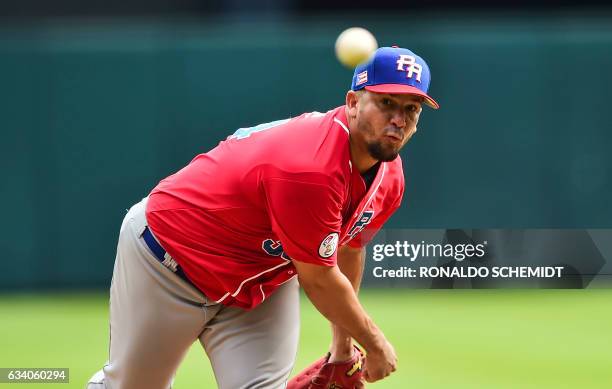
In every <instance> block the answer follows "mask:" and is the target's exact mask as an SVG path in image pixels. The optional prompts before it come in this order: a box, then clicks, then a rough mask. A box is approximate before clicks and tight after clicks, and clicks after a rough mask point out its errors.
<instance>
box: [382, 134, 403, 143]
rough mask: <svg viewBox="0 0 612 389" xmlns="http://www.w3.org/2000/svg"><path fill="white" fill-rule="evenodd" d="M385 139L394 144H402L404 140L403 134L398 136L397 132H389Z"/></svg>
mask: <svg viewBox="0 0 612 389" xmlns="http://www.w3.org/2000/svg"><path fill="white" fill-rule="evenodd" d="M385 138H387V139H388V140H390V141H392V142H394V143H396V142H397V143H401V142H402V140H403V139H404V137H403V136H402V135H401V134H398V133H397V132H387V133H386V134H385Z"/></svg>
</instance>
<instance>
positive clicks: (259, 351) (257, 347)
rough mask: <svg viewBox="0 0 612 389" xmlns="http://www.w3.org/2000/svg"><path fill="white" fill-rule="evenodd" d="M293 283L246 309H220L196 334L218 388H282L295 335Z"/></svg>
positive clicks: (297, 312)
mask: <svg viewBox="0 0 612 389" xmlns="http://www.w3.org/2000/svg"><path fill="white" fill-rule="evenodd" d="M299 325H300V306H299V286H298V283H297V279H293V280H291V281H289V282H287V283H286V284H284V285H283V286H281V287H280V288H279V289H278V290H277V291H276V292H275V293H274V294H272V295H271V296H270V297H268V298H267V299H266V300H265V301H264V302H263V303H262V304H261V305H259V306H258V307H256V308H255V309H253V310H251V311H245V310H243V309H239V308H233V307H225V308H222V309H221V310H220V311H219V313H217V315H216V316H215V317H214V318H213V319H212V320H211V321H210V322H209V323H208V325H207V326H206V329H205V330H204V331H203V332H202V335H201V336H200V342H201V343H202V345H203V346H204V349H205V350H206V353H207V354H208V357H209V358H210V361H211V364H212V367H213V370H214V372H215V378H216V379H217V384H218V385H219V388H220V389H247V388H248V389H256V388H257V389H263V388H265V389H276V388H284V387H285V384H286V382H287V380H288V378H289V374H290V373H291V369H292V368H293V364H294V363H295V357H296V354H297V345H298V338H299V332H300V328H299Z"/></svg>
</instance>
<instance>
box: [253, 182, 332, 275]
mask: <svg viewBox="0 0 612 389" xmlns="http://www.w3.org/2000/svg"><path fill="white" fill-rule="evenodd" d="M264 189H265V192H266V201H267V209H268V213H269V216H270V220H271V223H272V231H273V232H274V233H275V234H276V236H277V237H278V238H279V239H280V241H281V244H282V246H283V250H284V251H285V253H286V254H287V255H289V257H291V259H292V260H296V261H300V262H307V263H311V264H316V265H324V266H333V265H335V264H336V258H337V251H338V250H337V248H338V238H339V236H338V234H339V232H340V228H341V224H342V217H341V206H340V204H341V196H340V195H339V194H338V193H337V192H336V191H335V190H333V188H332V187H331V186H330V185H323V184H319V183H309V182H299V181H293V180H289V179H283V178H271V179H267V180H265V181H264Z"/></svg>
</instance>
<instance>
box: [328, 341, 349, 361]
mask: <svg viewBox="0 0 612 389" xmlns="http://www.w3.org/2000/svg"><path fill="white" fill-rule="evenodd" d="M354 353H355V347H354V346H353V340H352V339H351V338H350V337H349V338H346V339H340V340H336V339H334V341H333V342H332V345H331V347H330V348H329V354H330V357H329V362H331V363H333V362H344V361H348V360H349V359H351V358H352V357H353V354H354Z"/></svg>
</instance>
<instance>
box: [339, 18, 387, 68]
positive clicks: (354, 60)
mask: <svg viewBox="0 0 612 389" xmlns="http://www.w3.org/2000/svg"><path fill="white" fill-rule="evenodd" d="M377 48H378V42H376V38H374V35H372V33H371V32H370V31H368V30H366V29H365V28H361V27H351V28H348V29H346V30H344V31H342V33H341V34H340V35H338V39H336V57H337V58H338V61H340V63H341V64H343V65H344V66H346V67H347V68H350V69H353V68H355V66H357V65H359V64H360V63H362V62H364V61H365V60H367V59H368V57H369V56H370V55H371V54H372V53H373V52H374V51H375V50H376V49H377Z"/></svg>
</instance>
